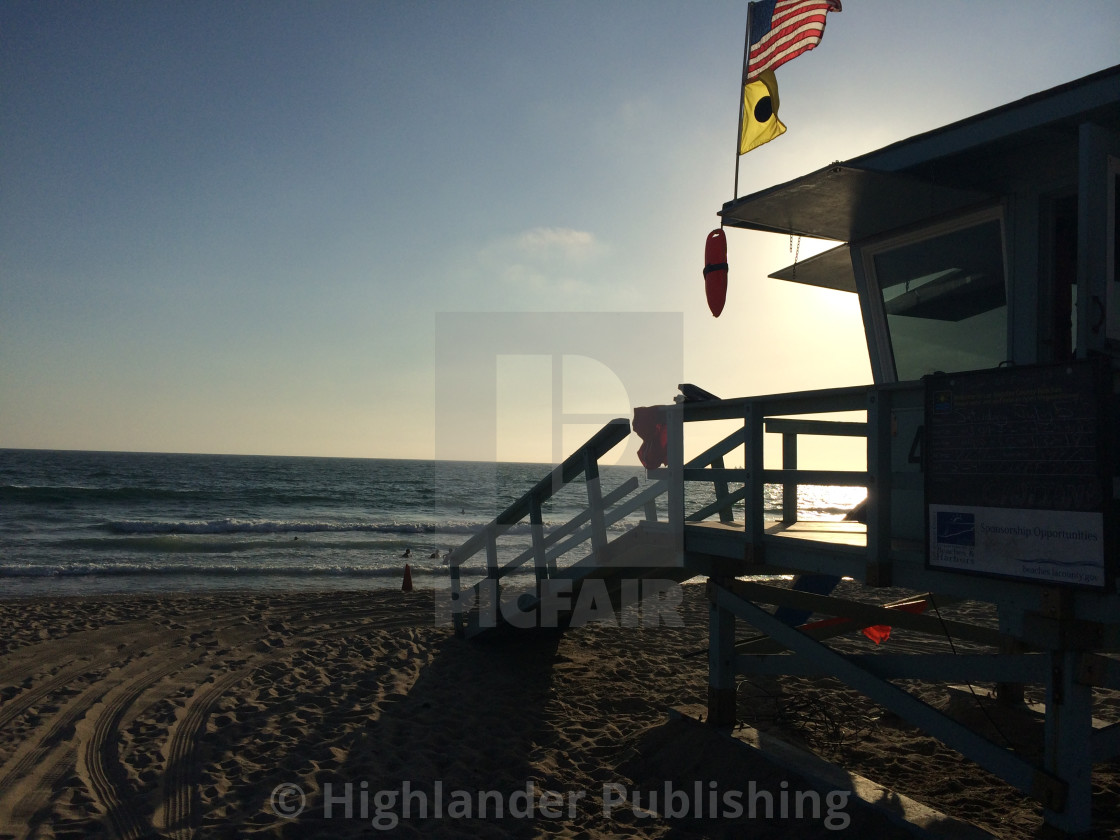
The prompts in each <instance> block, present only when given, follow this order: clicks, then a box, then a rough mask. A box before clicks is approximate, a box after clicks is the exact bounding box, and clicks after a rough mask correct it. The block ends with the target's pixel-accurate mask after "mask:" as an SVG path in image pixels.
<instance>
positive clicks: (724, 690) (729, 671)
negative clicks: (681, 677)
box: [708, 578, 736, 726]
mask: <svg viewBox="0 0 1120 840" xmlns="http://www.w3.org/2000/svg"><path fill="white" fill-rule="evenodd" d="M720 588H721V587H720V583H719V581H718V580H717V579H715V578H708V600H709V603H708V645H709V646H708V723H710V724H712V725H713V726H734V725H735V717H736V708H735V660H736V655H735V616H734V614H733V613H731V612H729V611H728V610H725V609H724V608H723V607H722V606H720V605H719V604H718V603H717V592H718V590H719V589H720Z"/></svg>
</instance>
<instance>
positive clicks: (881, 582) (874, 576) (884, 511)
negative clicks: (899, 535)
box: [865, 388, 891, 586]
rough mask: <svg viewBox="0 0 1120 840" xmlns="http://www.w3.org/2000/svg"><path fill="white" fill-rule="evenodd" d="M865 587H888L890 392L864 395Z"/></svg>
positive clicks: (889, 582)
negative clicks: (865, 437) (865, 460)
mask: <svg viewBox="0 0 1120 840" xmlns="http://www.w3.org/2000/svg"><path fill="white" fill-rule="evenodd" d="M867 497H868V498H867V571H866V580H865V582H866V584H867V585H868V586H890V585H891V559H890V553H891V401H890V392H888V391H886V390H879V389H876V388H872V389H871V390H870V391H869V392H868V395H867Z"/></svg>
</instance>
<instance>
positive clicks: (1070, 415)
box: [450, 66, 1120, 833]
mask: <svg viewBox="0 0 1120 840" xmlns="http://www.w3.org/2000/svg"><path fill="white" fill-rule="evenodd" d="M719 215H720V216H721V217H722V223H723V225H724V226H725V228H744V229H748V230H754V231H765V232H772V233H774V234H778V235H781V236H783V237H789V236H805V237H814V238H819V239H826V240H834V241H835V242H837V243H841V244H838V245H837V246H836V247H835V248H833V249H831V250H828V251H826V252H824V253H822V254H820V255H818V256H816V257H813V258H811V259H808V260H805V261H804V262H800V263H799V264H797V265H794V266H791V267H789V268H784V269H782V270H780V271H776V272H775V273H773V274H772V275H771V277H774V278H777V279H779V280H784V281H791V282H797V283H804V284H809V285H811V286H817V287H822V288H827V289H835V290H841V291H844V292H848V293H851V294H854V295H857V296H858V299H859V305H860V310H861V313H862V317H863V323H864V327H865V333H866V339H867V348H868V353H869V357H870V362H871V369H872V372H873V377H874V384H872V385H861V386H857V387H838V388H835V389H830V390H822V391H806V392H798V393H786V394H776V395H767V396H755V397H743V398H737V399H720V400H698V401H688V402H683V403H679V404H673V405H666V406H662V407H660V408H659V409H658V411H659V417H660V418H661V422H662V424H663V426H664V428H665V429H666V432H667V458H666V461H667V465H666V466H665V467H664V468H662V469H657V470H652V471H651V472H650V474H651V476H652V477H655V478H657V479H658V483H656V484H654V485H653V486H652V487H650V488H647V489H646V490H645V491H641V492H639V491H638V489H637V487H636V485H627V486H624V487H622V488H619V489H618V490H616V491H615V492H614V493H612V494H608V495H607V496H604V495H603V494H602V493H600V491H599V486H598V468H597V460H598V458H599V457H600V456H601V455H602V454H603V452H605V451H606V450H607V449H609V448H610V446H613V445H614V443H616V442H617V441H618V440H620V439H621V438H622V437H625V435H626V434H627V433H628V431H629V427H628V426H627V425H626V424H625V421H620V422H618V423H615V424H610V425H608V426H607V427H606V428H605V429H604V430H603V431H602V432H600V433H599V435H597V436H596V437H595V438H594V439H593V440H592V441H590V442H589V443H588V444H587V445H586V446H585V447H584V448H583V449H581V450H580V451H579V452H577V453H575V454H574V455H573V456H572V457H571V458H569V459H568V461H566V462H565V464H563V465H561V466H560V467H558V468H557V469H556V471H555V472H554V474H553V476H550V477H547V478H546V479H545V480H543V481H542V482H541V484H540V485H538V487H537V488H534V490H533V491H530V493H528V494H526V496H525V497H524V498H523V499H522V500H520V501H519V502H518V503H516V504H515V505H513V506H512V507H511V508H510V509H509V510H508V511H506V512H505V513H504V514H502V515H501V516H499V517H498V518H497V519H495V521H494V522H493V523H492V524H491V526H490V527H489V528H487V529H486V530H485V531H484V532H483V533H481V534H479V535H477V536H476V537H475V538H472V540H471V541H469V542H468V543H467V544H465V545H464V546H461V547H460V548H459V549H456V550H455V551H454V552H453V553H452V556H451V559H450V560H451V562H450V566H451V574H452V597H453V598H454V599H455V601H454V608H455V609H456V619H457V622H458V626H459V628H460V630H461V631H462V632H464V633H465V634H466V635H472V634H473V633H476V632H479V631H480V630H481V629H485V626H486V623H485V622H480V620H479V617H478V616H479V615H480V610H479V609H477V605H478V604H482V603H484V602H485V600H486V597H485V596H486V592H487V590H486V587H490V590H489V595H490V597H491V599H497V598H498V587H499V586H500V581H501V579H502V577H503V576H504V575H505V574H506V573H508V572H509V571H510V570H512V569H513V568H515V567H516V566H517V565H520V564H521V563H525V562H529V561H532V563H533V564H534V566H535V568H536V573H537V575H536V576H537V580H538V582H541V583H543V582H544V581H546V580H549V579H552V578H562V579H565V580H568V581H570V582H572V585H573V586H574V587H575V590H574V591H578V588H579V586H580V585H586V584H584V583H583V582H584V581H586V580H588V579H595V580H598V581H600V582H601V583H600V584H599V585H600V586H603V587H605V590H606V591H608V592H609V593H610V594H611V595H612V596H613V597H619V596H620V595H621V596H622V597H625V594H626V593H625V585H626V581H627V580H631V579H633V578H634V577H653V576H656V577H659V578H665V577H670V578H673V579H678V580H680V579H684V578H689V577H694V576H698V575H700V576H704V577H706V578H707V579H708V594H709V597H710V600H711V604H712V607H711V621H710V630H709V635H710V679H709V700H708V720H709V721H710V722H712V723H714V724H718V725H728V724H732V723H734V721H735V718H736V698H735V688H734V686H735V679H736V675H737V674H739V673H744V672H750V673H797V674H827V675H831V676H834V677H837V678H839V679H841V680H843V681H844V682H846V683H847V684H848V685H850V686H852V687H853V688H856V689H858V690H860V691H861V692H862V693H864V694H865V695H867V696H868V697H870V698H871V699H872V700H874V701H876V702H877V703H879V704H881V705H882V706H884V707H886V708H888V709H890V710H892V711H893V712H895V713H897V714H898V715H900V716H901V717H903V718H905V719H906V720H908V721H910V722H911V723H913V724H915V725H916V726H918V727H920V728H922V729H924V730H925V731H926V732H928V733H929V734H931V735H933V736H935V737H937V738H938V739H940V740H941V741H942V742H944V743H945V744H946V745H948V746H950V747H952V748H954V749H956V750H958V751H959V752H961V753H962V754H964V755H965V756H967V757H968V758H970V759H972V760H973V761H975V762H976V763H977V764H979V765H981V766H982V767H984V768H985V769H987V770H988V771H990V772H992V773H994V774H995V775H997V776H999V777H1001V778H1002V779H1004V780H1005V781H1007V782H1008V783H1010V784H1011V785H1013V786H1015V787H1016V788H1018V789H1019V790H1021V791H1023V792H1025V793H1027V794H1030V795H1031V796H1033V797H1035V798H1037V799H1038V800H1040V801H1041V802H1042V803H1043V805H1044V808H1045V813H1046V819H1047V821H1048V822H1049V823H1050V824H1052V825H1054V826H1056V827H1058V828H1060V829H1063V830H1065V831H1067V832H1071V833H1076V832H1080V831H1084V830H1087V829H1089V828H1090V827H1091V807H1092V803H1091V780H1090V777H1091V771H1092V764H1093V762H1095V761H1103V760H1108V759H1110V758H1113V757H1115V756H1117V755H1118V754H1120V724H1118V723H1112V724H1111V725H1107V726H1104V727H1094V719H1093V690H1094V688H1095V687H1106V688H1111V689H1120V659H1118V658H1117V657H1116V656H1115V654H1116V652H1118V651H1120V595H1118V572H1120V542H1118V541H1120V515H1118V508H1120V502H1118V499H1120V445H1118V439H1120V433H1118V430H1120V410H1118V402H1120V398H1118V393H1120V274H1118V270H1117V258H1118V254H1117V248H1118V244H1117V243H1118V240H1120V66H1118V67H1114V68H1112V69H1109V70H1106V71H1103V72H1100V73H1097V74H1095V75H1092V76H1089V77H1086V78H1084V79H1080V80H1078V81H1075V82H1072V83H1069V84H1066V85H1062V86H1061V87H1057V88H1054V89H1052V90H1048V91H1045V92H1042V93H1039V94H1036V95H1033V96H1030V97H1027V98H1026V99H1022V100H1019V101H1017V102H1013V103H1010V104H1008V105H1005V106H1002V107H1000V108H996V109H994V110H991V111H988V112H985V113H982V114H979V115H977V116H975V117H972V118H969V119H966V120H962V121H961V122H958V123H954V124H951V125H948V126H945V127H943V128H939V129H937V130H934V131H931V132H928V133H926V134H922V135H919V136H917V137H913V138H910V139H908V140H904V141H902V142H899V143H895V144H893V145H891V146H887V147H886V148H883V149H880V150H878V151H875V152H872V153H870V154H865V155H863V156H861V157H858V158H855V159H852V160H848V161H844V162H837V163H834V164H831V165H829V166H826V167H824V168H822V169H817V170H816V171H813V172H810V173H809V174H807V175H804V176H803V177H800V178H797V179H796V180H793V181H790V182H788V183H785V184H780V185H778V186H775V187H772V188H770V189H766V190H763V191H761V192H758V193H755V194H753V195H748V196H745V197H742V198H737V199H735V200H733V201H730V202H728V203H727V204H725V205H724V206H723V208H722V210H721V211H720V214H719ZM731 271H732V280H731V282H732V284H733V285H734V283H735V282H736V280H735V275H734V272H735V266H734V265H732V268H731ZM791 340H793V341H796V340H797V338H796V336H793V337H791ZM843 412H858V414H857V415H849V417H848V418H845V419H841V420H838V419H835V418H836V415H837V413H843ZM852 416H855V417H856V418H858V419H854V420H853V419H850V418H851V417H852ZM713 421H724V422H726V421H734V422H735V431H734V432H733V433H732V434H731V435H730V436H728V437H726V438H725V439H724V440H723V441H721V442H720V443H718V444H716V445H715V446H711V447H709V448H708V449H707V450H706V451H705V452H703V453H702V454H700V455H699V456H696V457H693V458H690V459H689V460H687V461H686V459H685V455H684V453H685V452H686V444H687V440H688V438H689V436H690V434H692V433H693V432H695V430H697V429H699V428H701V427H702V425H703V424H705V423H710V422H713ZM767 435H772V436H777V437H776V438H773V440H774V441H775V442H777V440H779V439H780V445H781V453H782V464H781V468H780V469H767V468H765V466H764V463H763V450H764V442H765V440H766V439H767V438H766V436H767ZM807 436H845V437H856V438H861V439H865V440H866V452H867V459H866V469H864V470H858V471H837V470H808V469H801V468H799V465H798V445H799V441H803V440H804V438H806V437H807ZM733 452H734V453H737V456H738V455H739V454H741V460H742V464H743V466H742V468H741V469H727V468H725V467H724V460H725V458H727V457H728V456H729V455H730V454H731V453H733ZM735 460H736V461H738V460H739V458H738V457H736V458H735ZM580 475H582V476H584V477H585V478H586V479H587V488H588V508H587V512H586V513H585V514H584V515H582V516H581V517H577V518H576V520H573V522H571V523H568V524H567V525H565V526H563V527H561V528H559V529H557V530H555V531H553V532H552V533H551V534H545V533H544V529H543V525H542V522H543V520H542V517H541V505H542V503H543V501H544V500H545V499H547V497H548V495H549V494H551V493H552V492H554V490H555V488H557V487H558V486H561V485H562V484H565V483H567V482H570V481H572V480H574V479H575V478H577V477H579V476H580ZM694 483H705V484H707V486H708V487H712V488H714V497H715V501H714V502H711V503H707V504H705V505H703V506H701V507H699V508H697V509H690V507H689V504H688V502H687V499H688V498H690V495H691V494H688V493H686V487H689V486H692V485H693V484H694ZM767 485H778V486H780V487H781V488H782V489H783V495H782V498H783V509H782V512H781V518H780V521H777V522H775V521H773V520H772V519H771V520H767V519H766V518H765V516H764V492H765V489H766V486H767ZM802 485H837V486H840V485H846V486H859V487H865V488H867V491H868V497H867V502H866V504H865V505H864V506H863V509H862V513H861V515H859V516H858V518H855V519H851V520H847V521H843V522H829V523H820V522H806V521H801V520H800V519H799V517H798V510H797V489H798V487H799V486H802ZM661 494H664V495H665V496H666V497H667V499H668V505H667V511H668V515H667V519H668V521H665V520H664V518H663V519H662V520H661V521H658V515H657V508H656V504H655V503H654V502H655V498H656V497H657V496H658V495H661ZM643 510H644V511H645V519H644V521H643V522H642V523H641V524H640V525H639V526H638V527H637V528H634V529H632V530H631V531H630V532H627V534H626V535H625V536H624V537H622V538H619V539H618V540H615V541H613V542H612V541H610V540H609V539H608V532H607V530H606V528H607V526H609V524H610V523H611V522H613V521H617V520H619V519H621V518H623V517H626V516H630V515H632V514H633V513H634V512H635V511H643ZM526 517H527V518H529V520H530V521H531V523H532V524H533V548H532V549H531V550H529V551H527V552H525V554H524V556H522V557H520V558H518V559H517V560H516V561H515V562H513V563H509V564H507V565H506V566H499V565H498V564H497V561H496V559H495V558H496V554H495V552H494V551H493V546H494V544H495V541H496V539H497V537H498V536H500V534H501V533H502V532H503V529H505V528H507V527H508V526H509V525H510V524H512V523H513V522H516V521H518V520H520V519H522V518H526ZM580 540H585V541H589V543H590V545H589V548H588V553H587V556H586V558H585V559H584V560H582V561H581V562H579V563H576V564H575V565H573V566H569V567H566V568H556V565H555V557H556V556H557V555H558V554H560V553H562V552H564V551H570V550H571V548H572V546H573V545H575V544H578V542H579V541H580ZM484 548H485V550H486V552H487V557H488V572H487V579H486V581H483V582H481V583H480V584H478V585H476V586H475V587H474V588H473V590H471V591H470V592H469V593H468V592H467V591H465V590H463V589H461V588H460V582H459V566H460V564H461V563H462V562H463V560H465V559H467V558H468V557H469V556H470V555H472V554H473V553H475V552H476V551H481V550H483V549H484ZM773 574H790V575H798V576H819V577H817V578H815V579H816V580H825V581H828V580H833V581H834V580H838V579H839V578H841V577H849V578H853V579H855V580H856V581H858V582H861V583H863V584H865V585H866V586H867V587H872V588H875V587H884V586H892V587H902V588H905V589H907V590H911V591H913V592H914V593H915V597H914V598H912V599H907V600H906V601H903V602H895V603H892V604H881V605H878V606H876V605H869V604H867V603H856V602H854V601H849V600H842V599H839V598H835V597H830V596H829V595H827V594H819V591H818V592H817V593H814V592H812V591H806V589H808V588H809V587H801V588H798V587H796V586H795V587H792V588H786V587H779V586H774V585H771V584H768V583H765V582H761V581H759V580H757V579H752V578H753V577H754V576H758V575H773ZM602 582H605V583H602ZM827 588H828V587H827V586H826V587H825V589H826V590H827ZM468 594H469V595H470V599H474V600H473V601H472V602H470V603H468V601H470V599H469V598H468V597H466V596H467V595H468ZM930 594H931V595H932V596H933V600H932V601H930V599H929V598H928V597H927V595H930ZM938 598H941V599H943V600H946V601H947V600H949V599H966V600H976V601H984V602H988V603H991V604H993V605H994V606H995V608H996V610H997V611H998V616H999V626H998V628H993V627H979V626H973V625H970V624H963V623H956V624H954V625H953V626H952V628H951V632H952V633H953V634H954V635H955V636H956V637H957V638H960V639H967V640H970V641H973V642H979V643H981V644H984V645H987V646H989V649H990V650H991V652H990V653H984V654H960V655H941V654H924V655H918V654H907V655H902V654H893V653H890V652H889V651H882V650H876V651H875V652H874V653H869V654H868V655H859V656H854V655H843V654H841V653H839V652H837V651H836V650H835V649H833V648H831V647H829V646H828V645H827V644H825V639H826V638H827V637H828V635H830V634H834V633H835V632H836V628H837V624H836V623H833V624H832V625H830V627H831V629H828V630H813V629H812V628H807V627H805V626H802V627H801V628H800V629H799V627H798V626H795V625H796V624H797V623H799V622H793V623H790V622H789V618H788V616H789V614H791V613H795V612H800V613H801V614H802V615H803V616H804V615H807V614H810V613H820V614H824V615H829V616H834V617H839V618H840V619H843V620H844V621H843V622H842V623H841V624H840V625H839V626H840V627H841V628H846V629H852V628H861V627H867V626H871V625H892V626H895V627H902V628H907V629H909V630H914V631H919V632H927V633H932V634H935V635H938V636H943V635H944V633H945V629H946V625H945V623H943V622H941V621H939V620H938V618H936V617H934V616H932V615H929V614H925V613H922V612H920V610H921V608H922V607H923V606H924V605H928V604H929V603H936V601H937V599H938ZM472 604H473V605H475V606H476V608H475V609H473V610H469V609H467V607H470V606H472ZM760 605H772V606H776V607H779V608H784V609H779V611H777V612H775V611H771V610H767V609H764V608H763V606H760ZM739 620H741V621H744V622H748V623H749V624H751V625H753V626H754V627H755V628H757V630H759V631H761V633H763V634H765V636H766V637H767V638H766V639H764V640H762V642H761V643H754V644H753V645H746V646H745V645H743V644H742V643H740V644H739V645H738V647H737V645H736V634H735V623H736V621H739ZM905 679H918V680H924V681H937V682H941V681H943V682H945V683H958V682H964V683H971V682H988V683H992V682H995V683H999V684H1000V685H1001V687H1002V689H1003V691H1004V695H1005V697H1006V698H1008V702H1014V701H1015V700H1016V691H1015V686H1017V685H1021V684H1024V683H1027V684H1039V685H1043V686H1045V707H1046V717H1045V732H1044V741H1045V743H1044V749H1043V751H1042V752H1043V759H1042V761H1041V763H1035V762H1032V761H1030V760H1027V759H1026V758H1024V757H1022V756H1020V755H1018V754H1016V753H1014V752H1011V751H1009V750H1007V749H1004V748H1003V747H1000V746H997V745H996V744H994V743H992V742H990V741H988V740H986V739H985V738H983V737H981V736H980V735H979V734H977V733H976V732H975V731H973V730H972V729H970V728H969V727H968V726H966V725H964V724H961V723H958V722H956V721H955V720H953V719H952V718H950V717H948V716H946V715H945V714H943V713H941V712H939V711H937V710H936V709H934V708H932V707H930V706H928V705H927V704H925V703H923V702H921V701H920V700H919V699H917V698H916V697H914V696H913V695H911V694H909V693H907V692H906V691H905V690H904V689H903V688H901V687H900V686H898V685H896V684H895V683H894V682H893V681H894V680H905Z"/></svg>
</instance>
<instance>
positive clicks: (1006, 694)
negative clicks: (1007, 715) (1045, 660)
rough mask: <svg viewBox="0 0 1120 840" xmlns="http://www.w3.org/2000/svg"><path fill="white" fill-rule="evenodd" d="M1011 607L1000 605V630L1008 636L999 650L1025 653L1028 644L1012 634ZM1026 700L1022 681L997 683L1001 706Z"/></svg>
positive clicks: (1019, 704) (1020, 703)
mask: <svg viewBox="0 0 1120 840" xmlns="http://www.w3.org/2000/svg"><path fill="white" fill-rule="evenodd" d="M1010 609H1011V608H1010V607H1008V606H1007V605H1006V604H1003V605H999V609H998V612H999V629H1000V632H1002V633H1005V634H1006V637H1005V638H1004V639H1003V641H1002V642H1000V646H999V652H1000V653H1005V654H1018V653H1025V652H1026V650H1027V647H1026V645H1024V644H1023V643H1022V642H1020V641H1019V640H1018V639H1016V638H1015V637H1014V636H1012V635H1011V625H1012V621H1011V617H1010V616H1009V615H1008V612H1009V610H1010ZM1025 701H1026V692H1025V689H1024V685H1023V683H1021V682H1015V683H1011V682H997V683H996V703H998V704H999V705H1000V706H1006V707H1016V706H1022V705H1023V703H1024V702H1025Z"/></svg>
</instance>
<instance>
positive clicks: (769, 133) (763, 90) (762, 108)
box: [739, 70, 786, 155]
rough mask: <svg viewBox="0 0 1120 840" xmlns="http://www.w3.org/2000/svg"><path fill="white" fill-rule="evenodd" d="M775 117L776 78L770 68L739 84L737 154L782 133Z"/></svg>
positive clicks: (745, 151)
mask: <svg viewBox="0 0 1120 840" xmlns="http://www.w3.org/2000/svg"><path fill="white" fill-rule="evenodd" d="M785 131H786V127H785V126H784V125H782V123H781V121H780V120H779V119H778V80H777V79H775V78H774V71H772V70H765V71H763V72H762V73H760V74H759V75H758V78H757V79H755V80H754V81H753V82H750V83H749V84H747V85H746V87H744V88H743V132H742V134H740V135H739V154H741V155H745V154H746V153H747V152H749V151H750V150H751V149H754V148H757V147H759V146H761V145H762V144H763V143H769V142H770V141H771V140H773V139H774V138H775V137H778V136H779V135H781V134H785Z"/></svg>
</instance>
